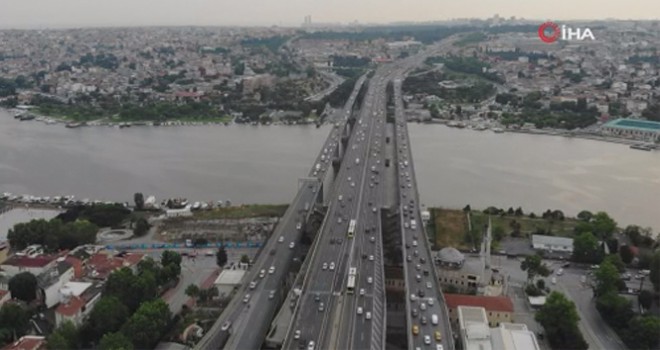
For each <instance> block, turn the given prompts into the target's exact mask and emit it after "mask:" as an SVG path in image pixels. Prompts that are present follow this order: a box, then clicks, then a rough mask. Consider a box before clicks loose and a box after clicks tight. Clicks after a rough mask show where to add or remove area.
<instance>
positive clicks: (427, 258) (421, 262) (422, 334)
mask: <svg viewBox="0 0 660 350" xmlns="http://www.w3.org/2000/svg"><path fill="white" fill-rule="evenodd" d="M393 90H394V104H395V120H396V149H397V152H396V153H397V163H396V164H395V165H396V167H397V169H398V174H399V179H398V180H399V181H398V184H399V194H400V206H401V207H400V208H399V210H400V214H401V224H402V227H401V232H402V240H403V242H402V243H403V246H404V249H403V255H404V256H403V265H404V268H403V270H404V278H405V282H406V310H407V314H406V320H407V324H408V325H409V331H408V332H409V333H408V334H409V336H408V344H409V346H410V348H413V349H422V348H426V347H429V346H430V347H432V349H437V350H441V349H447V350H452V349H453V348H454V346H453V337H452V333H451V326H450V323H449V319H448V313H447V307H446V304H445V301H444V297H443V296H442V292H441V290H440V286H439V280H438V278H437V276H436V270H435V267H434V265H433V264H434V262H433V257H432V256H431V249H430V246H429V242H428V239H427V236H426V233H425V231H424V227H423V225H422V220H421V215H420V211H419V193H418V191H417V182H416V179H415V170H414V166H413V160H412V151H411V148H410V143H409V140H408V127H407V123H406V120H405V115H404V111H403V100H402V96H401V79H395V80H394V89H393Z"/></svg>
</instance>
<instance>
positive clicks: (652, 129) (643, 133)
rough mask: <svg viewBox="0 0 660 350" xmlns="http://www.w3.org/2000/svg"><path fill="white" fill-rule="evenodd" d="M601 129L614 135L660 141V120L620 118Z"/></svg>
mask: <svg viewBox="0 0 660 350" xmlns="http://www.w3.org/2000/svg"><path fill="white" fill-rule="evenodd" d="M601 130H602V131H603V133H605V134H608V135H613V136H619V137H625V138H631V139H639V140H645V141H660V122H654V121H649V120H639V119H624V118H620V119H615V120H612V121H609V122H607V123H605V124H603V125H602V126H601Z"/></svg>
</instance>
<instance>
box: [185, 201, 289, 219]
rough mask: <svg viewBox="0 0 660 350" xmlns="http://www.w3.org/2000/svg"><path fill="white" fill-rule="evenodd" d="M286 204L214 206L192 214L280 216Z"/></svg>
mask: <svg viewBox="0 0 660 350" xmlns="http://www.w3.org/2000/svg"><path fill="white" fill-rule="evenodd" d="M287 207H288V205H286V204H277V205H275V204H246V205H241V206H236V207H229V208H215V209H213V210H209V211H200V212H197V213H195V215H194V216H193V217H194V218H195V219H203V220H212V219H245V218H256V217H281V216H282V215H284V212H285V211H286V208H287Z"/></svg>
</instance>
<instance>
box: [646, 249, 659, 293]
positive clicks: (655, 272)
mask: <svg viewBox="0 0 660 350" xmlns="http://www.w3.org/2000/svg"><path fill="white" fill-rule="evenodd" d="M650 270H651V274H650V275H649V279H650V280H651V283H652V284H653V288H654V289H655V291H656V292H658V291H660V251H657V252H655V253H654V254H653V258H651V266H650Z"/></svg>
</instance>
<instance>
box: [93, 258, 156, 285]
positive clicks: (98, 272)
mask: <svg viewBox="0 0 660 350" xmlns="http://www.w3.org/2000/svg"><path fill="white" fill-rule="evenodd" d="M143 258H144V255H143V254H137V253H122V254H118V255H117V256H113V255H112V254H111V253H110V252H101V253H96V254H93V255H92V256H90V257H89V259H87V261H86V270H87V271H86V272H87V276H88V277H91V278H96V279H101V280H104V279H106V278H107V277H108V275H110V274H111V273H112V272H113V271H115V270H119V269H121V268H122V267H128V268H129V269H131V270H132V271H133V272H135V271H137V263H139V262H140V260H142V259H143Z"/></svg>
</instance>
